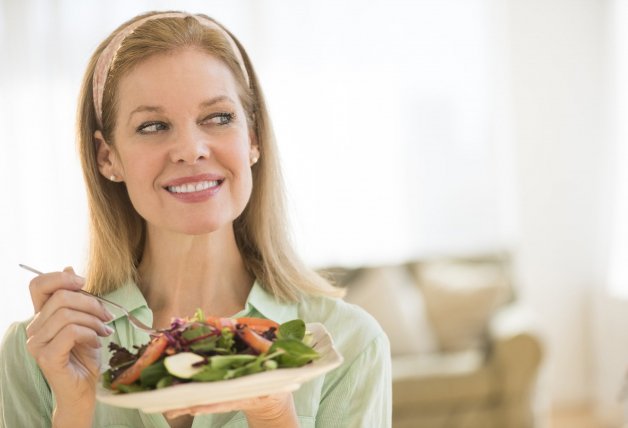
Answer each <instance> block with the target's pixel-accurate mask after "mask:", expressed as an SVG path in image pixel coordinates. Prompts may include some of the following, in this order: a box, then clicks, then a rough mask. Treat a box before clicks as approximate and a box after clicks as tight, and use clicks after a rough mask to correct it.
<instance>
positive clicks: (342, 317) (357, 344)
mask: <svg viewBox="0 0 628 428" xmlns="http://www.w3.org/2000/svg"><path fill="white" fill-rule="evenodd" d="M299 317H300V318H301V319H303V320H304V321H305V322H306V323H307V322H319V323H321V324H323V325H324V326H325V328H326V329H327V331H328V332H329V334H330V335H331V337H332V339H333V341H334V345H335V346H336V348H337V349H339V350H340V351H341V352H342V353H343V355H344V357H345V360H347V359H348V358H349V359H350V358H352V357H355V356H357V355H359V354H360V353H361V352H362V351H364V349H366V348H367V347H369V346H372V344H373V343H376V342H379V343H384V344H385V343H388V339H387V337H386V334H385V333H384V331H383V330H382V328H381V327H380V325H379V324H378V323H377V321H376V320H375V318H373V317H372V316H371V315H370V314H369V313H368V312H366V311H365V310H364V309H362V308H360V307H359V306H356V305H354V304H351V303H348V302H345V301H344V300H342V299H339V298H330V297H308V298H306V299H304V300H303V301H302V302H301V303H300V304H299ZM353 354H354V355H353Z"/></svg>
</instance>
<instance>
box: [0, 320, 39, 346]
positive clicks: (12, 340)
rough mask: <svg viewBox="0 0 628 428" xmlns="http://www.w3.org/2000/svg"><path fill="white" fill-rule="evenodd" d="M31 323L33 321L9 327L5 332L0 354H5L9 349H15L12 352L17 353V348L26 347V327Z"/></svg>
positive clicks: (20, 322) (18, 322) (13, 324)
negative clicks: (18, 346)
mask: <svg viewBox="0 0 628 428" xmlns="http://www.w3.org/2000/svg"><path fill="white" fill-rule="evenodd" d="M30 322H31V319H28V320H25V321H17V322H14V323H12V324H11V325H9V327H8V328H7V330H6V331H5V332H4V335H3V338H2V346H1V347H0V353H1V352H4V351H5V350H6V349H7V348H8V349H11V348H13V351H12V352H15V348H14V347H15V346H17V345H20V346H22V347H23V346H24V345H25V344H26V327H27V326H28V324H29V323H30Z"/></svg>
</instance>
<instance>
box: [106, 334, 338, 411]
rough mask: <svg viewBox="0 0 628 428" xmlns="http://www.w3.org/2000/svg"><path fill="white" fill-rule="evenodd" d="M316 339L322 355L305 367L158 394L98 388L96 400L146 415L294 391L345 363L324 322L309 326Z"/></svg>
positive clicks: (172, 388) (188, 385)
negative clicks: (140, 410)
mask: <svg viewBox="0 0 628 428" xmlns="http://www.w3.org/2000/svg"><path fill="white" fill-rule="evenodd" d="M307 330H308V331H310V332H312V335H313V338H314V346H313V348H314V349H315V350H316V351H317V352H318V353H319V355H320V356H321V357H320V358H319V359H317V360H314V361H313V362H311V363H310V364H307V365H305V366H303V367H298V368H290V369H277V370H273V371H269V372H262V373H256V374H253V375H248V376H243V377H239V378H236V379H230V380H221V381H217V382H191V383H184V384H179V385H175V386H170V387H167V388H163V389H156V390H154V391H146V392H133V393H129V394H117V393H114V392H112V391H110V390H108V389H105V388H104V387H102V385H100V384H99V385H98V388H97V390H96V399H98V400H99V401H101V402H103V403H106V404H110V405H112V406H118V407H128V408H133V409H142V410H143V411H144V412H146V413H158V412H165V411H167V410H174V409H183V408H187V407H192V406H199V405H203V404H212V403H219V402H223V401H232V400H239V399H243V398H250V397H258V396H262V395H268V394H276V393H279V392H291V391H295V390H297V389H299V387H300V386H301V384H303V383H304V382H307V381H308V380H311V379H314V378H315V377H318V376H320V375H322V374H324V373H327V372H328V371H330V370H333V369H335V368H336V367H338V366H339V365H340V364H341V363H342V356H341V355H340V354H339V353H338V351H337V350H336V348H334V343H333V341H332V339H331V336H330V335H329V332H328V331H327V330H326V329H325V327H324V326H323V325H322V324H320V323H310V324H307Z"/></svg>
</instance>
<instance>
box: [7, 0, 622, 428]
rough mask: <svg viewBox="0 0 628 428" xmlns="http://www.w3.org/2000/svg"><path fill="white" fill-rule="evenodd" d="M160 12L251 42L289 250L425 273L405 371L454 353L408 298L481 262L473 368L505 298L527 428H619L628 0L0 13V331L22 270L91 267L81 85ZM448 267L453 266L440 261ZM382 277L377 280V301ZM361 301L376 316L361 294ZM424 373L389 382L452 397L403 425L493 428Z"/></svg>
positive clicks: (377, 1) (106, 7)
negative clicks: (496, 282) (525, 341)
mask: <svg viewBox="0 0 628 428" xmlns="http://www.w3.org/2000/svg"><path fill="white" fill-rule="evenodd" d="M153 9H156V10H167V9H180V10H186V11H190V12H202V13H206V14H208V15H210V16H212V17H214V18H216V19H217V20H218V21H220V22H222V23H223V24H224V25H225V26H226V27H227V28H229V29H230V30H231V31H232V32H233V33H234V34H235V35H236V36H237V37H238V38H239V40H240V41H241V42H242V44H243V45H244V46H245V48H246V49H247V51H248V53H249V55H250V57H251V58H252V61H253V64H254V65H255V67H256V69H257V72H258V74H259V76H260V79H261V83H262V86H263V88H264V91H265V93H266V97H267V101H268V104H269V108H270V113H271V117H272V119H273V122H274V127H275V132H276V135H277V139H278V142H279V147H280V150H281V155H282V162H283V167H284V173H285V177H286V182H287V185H288V199H289V203H290V204H289V205H290V215H291V222H292V228H293V231H294V237H295V240H296V242H297V244H298V248H299V250H300V251H301V254H302V255H303V257H304V258H305V260H306V261H307V262H308V263H309V264H310V265H312V266H313V267H315V268H320V269H326V268H329V267H335V268H338V267H340V268H341V269H343V271H344V272H347V271H350V272H354V273H355V272H359V273H363V272H364V269H367V270H368V272H370V273H371V274H372V273H373V269H374V268H376V267H382V266H385V267H387V268H389V267H391V266H404V267H406V268H407V267H409V268H411V269H410V270H412V271H413V272H415V273H416V271H417V270H421V269H422V268H423V267H424V266H425V264H426V263H427V264H430V266H431V268H430V269H431V270H430V269H428V270H427V272H428V274H426V273H425V272H426V271H425V270H421V272H420V273H419V277H421V278H423V283H421V281H418V282H417V283H421V284H423V285H421V284H419V286H418V289H419V291H421V292H424V291H425V293H424V295H422V297H418V296H417V294H416V293H415V294H413V296H414V297H413V299H415V300H416V299H418V298H421V299H423V300H422V304H423V306H415V307H409V306H407V300H406V307H405V309H406V312H407V314H408V317H406V318H405V319H404V320H403V322H404V323H406V324H405V325H406V327H409V329H410V330H413V331H415V332H416V331H422V332H424V335H423V336H422V337H421V338H419V339H418V340H425V337H426V335H429V334H433V343H431V344H427V343H424V344H423V345H424V346H423V345H422V347H420V348H421V349H418V350H417V349H414V350H407V349H403V350H399V356H400V357H404V358H406V363H407V361H409V358H410V357H409V356H408V355H409V354H426V355H430V356H431V357H434V356H438V357H437V358H432V360H430V361H432V362H431V363H429V364H434V361H438V364H439V367H441V366H442V364H443V361H445V362H446V361H448V360H446V358H448V356H450V355H451V352H450V351H452V350H451V349H447V347H446V346H444V345H443V343H444V342H443V340H444V339H443V336H442V334H443V333H442V331H443V330H442V329H441V328H439V324H438V323H439V322H442V319H445V320H446V321H452V319H453V318H451V317H453V315H454V314H455V312H456V311H457V309H456V307H453V308H449V309H438V308H439V307H440V308H446V307H447V306H446V305H445V306H438V305H436V304H435V303H434V301H435V300H433V297H430V294H429V293H431V292H429V291H428V289H426V288H421V287H425V281H427V279H426V278H428V279H429V278H432V279H434V277H436V278H437V280H434V281H435V282H438V281H441V282H443V281H444V282H445V283H446V284H445V285H446V286H449V289H455V288H456V287H463V288H464V287H472V286H476V285H477V283H478V281H479V279H478V278H480V279H481V278H486V277H487V276H486V275H487V274H486V272H487V271H486V270H484V271H482V272H484V273H482V272H480V274H478V270H477V269H471V268H469V264H468V263H467V264H464V263H462V262H460V260H462V259H464V260H466V261H467V262H468V261H469V260H470V259H472V260H475V261H477V260H481V261H483V263H484V262H486V260H490V261H491V263H492V266H495V265H496V264H497V265H499V266H502V267H503V266H505V267H507V269H506V270H504V272H507V282H508V286H507V287H508V290H507V293H506V294H507V295H508V297H507V298H500V299H496V300H494V301H491V303H490V304H489V305H488V306H487V307H490V308H491V311H487V312H490V313H487V314H486V316H485V317H484V318H483V319H482V320H481V322H479V324H478V326H480V327H481V328H480V330H481V333H482V335H483V337H484V344H485V348H486V349H485V351H484V353H482V354H481V356H480V360H478V361H479V362H477V361H476V363H475V364H476V367H475V369H469V370H470V371H469V372H468V373H476V372H477V369H478V367H480V368H481V367H484V366H483V365H485V364H487V362H490V361H492V360H491V359H492V358H493V357H495V356H496V355H498V354H499V352H500V351H499V349H501V348H499V346H498V345H494V346H491V343H493V342H491V339H490V338H489V339H486V337H487V336H489V337H492V336H491V335H493V334H496V333H495V331H496V329H497V330H499V328H498V327H495V325H496V323H501V322H502V321H501V320H500V321H499V322H498V321H495V320H494V319H493V318H492V317H493V312H492V311H493V309H494V310H495V313H497V306H500V307H501V306H502V304H508V305H510V304H511V303H513V302H516V303H517V305H518V306H519V307H523V308H524V309H523V310H524V312H525V314H526V315H525V319H527V320H531V324H530V325H533V327H531V328H530V329H528V330H527V331H528V333H527V334H528V335H529V336H526V337H529V338H532V340H533V341H535V343H536V346H537V347H538V349H539V350H540V353H539V357H538V359H539V363H538V365H536V364H531V366H530V367H531V369H530V370H529V372H526V373H528V374H527V375H525V378H526V382H523V383H524V384H525V385H523V386H522V387H521V388H522V389H521V388H520V389H521V391H519V392H517V394H515V395H513V397H515V398H511V399H512V400H516V401H517V402H520V403H521V402H524V403H525V407H526V409H527V408H528V407H530V409H531V410H530V411H531V412H532V414H533V416H532V419H530V420H533V421H534V422H533V424H534V426H547V425H552V426H560V425H558V424H559V423H561V421H562V422H563V423H566V425H562V426H570V427H576V426H583V427H584V426H586V427H595V426H600V427H601V426H604V427H615V426H620V425H621V421H622V419H623V418H622V410H621V409H622V407H623V405H622V404H621V403H620V402H619V401H618V400H617V395H618V392H619V390H620V388H621V385H622V383H623V379H624V375H625V373H626V369H627V368H628V328H627V327H628V301H627V298H628V263H626V260H627V258H628V221H627V220H626V219H627V218H628V176H627V174H628V172H627V169H628V150H627V148H626V137H627V136H628V127H627V125H626V124H627V123H628V121H627V120H626V118H628V29H627V28H626V25H625V23H626V22H628V2H626V1H623V0H415V1H409V0H408V1H401V0H387V1H383V0H372V1H365V0H345V1H342V2H336V1H330V0H316V1H305V0H298V1H292V2H282V1H279V0H277V1H270V0H250V1H244V0H242V1H237V2H234V1H207V0H206V1H147V0H145V1H139V0H136V1H134V2H126V1H122V0H110V1H107V2H102V1H96V0H86V1H81V2H76V1H70V0H65V1H63V0H19V1H18V0H15V1H13V0H2V1H1V2H0V148H1V152H0V183H2V187H3V188H4V189H5V190H4V192H5V197H4V198H2V199H1V200H0V212H1V213H2V214H1V215H2V221H1V222H0V267H1V270H2V282H1V287H2V296H3V297H2V299H1V300H0V332H4V331H5V329H6V328H7V326H8V325H9V324H10V323H11V322H13V321H15V320H23V319H26V318H27V317H29V316H30V315H31V314H32V307H31V304H30V300H29V295H28V282H29V281H30V278H31V276H32V275H31V274H30V273H28V272H25V271H22V270H20V269H19V268H18V266H17V265H18V263H26V264H30V265H32V266H34V267H37V268H39V269H41V270H45V271H50V270H59V269H62V268H63V267H64V266H69V265H72V266H74V267H75V269H76V270H77V271H78V272H82V271H83V268H84V265H85V250H86V245H87V233H86V232H87V208H86V202H85V194H84V190H83V182H82V176H81V172H80V168H79V162H78V157H77V154H76V151H75V136H74V120H75V109H76V99H77V95H78V91H79V85H80V81H81V78H82V74H83V71H84V68H85V66H86V64H87V61H88V59H89V57H90V55H91V53H92V52H93V50H94V49H95V47H96V46H97V44H98V43H99V42H100V41H101V40H102V39H103V38H105V37H106V36H107V35H108V34H109V33H110V32H111V31H112V30H113V29H114V28H115V27H117V26H118V25H119V24H120V23H121V22H123V21H125V20H127V19H129V18H131V17H132V16H134V15H136V14H138V13H141V12H144V11H147V10H153ZM435 260H436V261H437V262H435ZM443 261H447V262H446V263H445V264H447V263H449V264H448V266H452V265H453V266H454V267H453V270H452V269H448V268H443V269H444V270H443V269H441V268H442V266H443V263H442V262H443ZM434 263H436V264H438V263H440V264H438V266H437V268H434V266H433V265H434ZM417 266H421V269H418V268H417V269H414V268H416V267H417ZM461 266H463V267H462V268H461ZM474 266H475V267H477V265H474ZM482 266H484V267H486V263H484V264H483V265H482ZM413 269H414V270H413ZM439 269H440V270H439ZM443 272H445V273H443ZM388 273H390V270H389V271H388ZM421 275H423V276H421ZM425 275H427V277H426V276H425ZM430 275H431V276H430ZM465 275H466V276H465ZM482 275H484V277H483V276H482ZM491 275H492V274H488V277H490V278H493V279H494V275H493V276H491ZM345 278H346V277H345ZM387 278H388V279H387V280H390V275H389V276H388V277H387ZM371 279H372V280H373V277H372V275H371ZM380 279H381V278H380ZM387 280H384V279H381V281H379V282H378V281H376V280H373V281H375V282H376V283H377V284H378V285H377V287H376V288H377V290H378V292H382V291H384V294H385V295H388V296H390V294H392V293H393V291H390V290H388V289H387V288H386V287H385V286H384V283H385V282H386V281H387ZM434 281H432V282H434ZM448 281H449V282H448ZM428 282H429V281H428ZM397 285H398V283H397ZM397 285H391V286H390V287H391V290H392V289H393V288H395V287H397ZM348 286H351V285H348ZM352 287H354V288H357V286H352ZM361 289H362V290H366V286H364V287H362V288H361ZM407 291H408V290H407V289H404V290H402V291H399V293H406V292H407ZM415 291H416V290H415ZM502 291H503V290H502ZM463 292H466V291H465V290H463ZM406 295H407V294H406ZM365 296H366V297H365ZM432 296H433V295H432ZM385 298H390V297H385ZM361 299H362V300H361ZM365 299H366V300H365ZM372 299H375V297H372ZM430 299H432V300H430ZM355 300H356V301H358V302H363V303H364V304H365V305H366V306H368V296H367V295H364V296H362V297H356V298H355ZM400 300H401V301H402V300H404V299H403V298H402V299H400ZM497 300H499V305H498V304H497V303H495V302H497ZM378 302H379V303H380V305H381V304H382V301H381V297H380V300H378ZM417 302H418V300H417ZM393 303H394V302H392V301H390V302H388V303H385V304H384V305H386V304H390V305H393ZM391 307H393V306H391ZM421 308H422V309H421ZM425 308H427V309H425ZM435 308H436V309H435ZM420 310H425V313H426V316H425V317H423V318H421V319H422V320H423V321H421V322H422V323H423V324H422V325H421V328H418V327H417V328H414V327H412V326H410V325H409V324H408V323H410V322H414V321H412V319H414V320H415V321H416V320H417V319H418V318H420V317H418V315H420V314H419V313H418V311H420ZM448 311H451V312H448ZM413 317H414V318H413ZM523 318H524V317H520V318H519V319H520V320H521V319H523ZM439 319H441V321H439ZM382 322H383V323H384V321H382ZM432 329H433V330H434V331H433V332H430V331H431V330H432ZM499 331H503V330H499ZM390 334H394V332H391V333H390ZM518 337H523V336H518ZM392 340H393V339H392V336H391V341H392ZM495 343H497V342H495ZM487 344H488V345H487ZM509 346H510V345H509ZM454 348H456V347H454ZM454 350H456V351H459V350H460V349H454ZM514 354H517V352H516V350H515V351H514ZM394 356H395V355H394ZM412 358H413V357H412ZM443 358H445V359H443ZM410 359H411V358H410ZM399 361H401V360H399ZM416 361H419V360H416ZM421 361H425V360H421ZM412 364H414V366H413V367H415V368H416V367H417V364H418V365H419V366H420V367H423V368H425V367H428V366H429V364H428V363H421V362H415V363H412ZM447 364H449V363H447ZM517 364H518V363H517ZM517 364H515V366H517ZM518 366H521V364H518ZM430 367H431V366H430ZM487 367H488V366H487ZM399 370H401V369H399ZM404 370H405V369H404ZM421 370H422V369H421ZM421 370H419V372H420V373H414V374H407V373H405V372H404V373H405V374H404V373H402V372H401V371H397V372H396V373H397V374H396V376H398V379H401V380H404V379H410V378H411V379H415V380H416V379H417V378H421V379H427V380H428V381H429V382H435V383H432V384H429V385H432V386H431V387H430V388H432V389H431V390H432V391H435V389H433V388H434V385H443V386H442V388H443V391H444V392H443V394H444V395H443V397H444V398H443V401H442V402H439V403H437V404H429V403H427V402H426V403H422V404H421V406H423V407H420V408H421V409H424V413H425V414H427V413H429V412H430V411H431V409H432V408H433V407H434V406H442V409H444V410H442V411H441V413H442V414H444V415H447V416H446V417H445V416H442V417H441V416H438V415H437V413H438V412H435V413H434V415H435V416H434V418H433V420H432V422H433V425H429V424H428V422H427V421H425V424H423V425H414V426H478V427H488V426H491V425H489V423H488V422H473V421H474V420H475V421H480V420H482V421H487V420H489V419H473V418H474V417H475V418H481V417H486V418H491V417H492V416H486V415H484V416H477V415H475V416H468V417H469V418H470V419H466V422H465V420H463V419H462V417H461V418H458V419H456V415H457V414H458V413H459V411H460V409H461V408H465V406H467V404H468V403H470V401H465V400H470V399H469V398H468V397H466V398H465V397H462V398H461V397H458V398H456V397H453V396H452V394H453V393H454V392H455V391H459V390H461V389H460V388H457V387H456V386H455V385H456V384H455V383H449V384H446V383H438V382H441V381H442V382H458V381H460V380H453V379H454V377H455V376H454V375H453V374H451V373H444V372H442V371H441V372H438V373H427V374H426V373H424V371H425V370H423V372H422V371H421ZM513 370H515V369H513ZM491 373H497V375H498V376H497V377H500V376H501V377H500V378H508V376H509V375H508V373H507V372H506V371H502V372H499V371H497V372H491ZM499 373H502V374H501V375H499ZM421 376H423V377H421ZM396 379H397V378H396ZM456 379H457V378H456ZM401 380H400V383H399V385H401ZM461 382H462V381H461ZM478 382H482V381H478ZM421 385H423V386H421ZM425 385H428V384H418V386H410V387H412V388H426V386H425ZM495 385H497V383H496V384H495ZM495 385H493V386H491V388H493V389H491V391H493V392H491V393H490V394H489V393H487V394H488V395H487V396H486V397H484V398H481V399H479V401H477V402H481V403H483V404H473V406H476V408H480V407H481V408H484V407H482V406H489V407H490V406H491V405H493V404H494V403H495V400H502V401H504V400H505V401H507V398H503V397H507V392H505V391H506V390H507V389H508V387H507V386H504V385H501V386H499V385H498V386H495ZM474 388H475V389H477V388H476V387H474ZM495 388H497V389H498V390H499V392H495V391H496V390H497V389H495ZM480 389H481V388H480ZM448 394H449V395H448ZM470 394H471V393H470ZM473 394H479V393H477V392H473V393H472V395H473ZM453 395H455V394H453ZM398 396H399V393H396V397H395V398H396V399H397V397H398ZM428 398H429V397H428ZM456 400H458V401H456ZM473 400H475V398H474V399H473ZM428 401H429V400H428ZM463 402H464V403H466V404H464V403H463ZM474 403H476V401H474ZM486 403H493V404H486ZM396 405H397V404H396ZM400 405H401V404H400ZM430 406H432V407H430ZM477 406H480V407H477ZM467 407H468V406H467ZM487 408H488V407H487ZM520 410H521V409H519V410H512V409H511V411H512V412H515V413H516V412H518V411H520ZM404 411H405V410H403V409H402V408H401V407H399V408H398V409H397V407H396V412H398V415H400V414H401V413H403V412H404ZM525 411H527V410H525ZM457 412H458V413H457ZM460 412H462V411H460ZM484 413H486V414H487V415H488V413H490V412H489V411H487V412H484ZM469 414H471V413H469ZM443 417H444V418H445V419H443ZM465 417H466V416H465ZM412 418H414V417H413V416H408V417H407V418H406V421H405V422H403V423H406V424H407V425H403V426H412V424H413V422H411V421H413V420H414V421H416V420H417V419H412ZM526 418H527V416H521V417H515V416H513V419H512V422H508V423H502V424H501V425H499V424H497V425H495V426H501V427H507V426H512V427H515V426H530V425H526V423H524V422H515V421H523V420H528V419H526ZM552 418H553V419H552ZM491 420H493V419H491ZM409 421H410V422H409ZM447 421H449V422H447ZM565 421H566V422H565ZM578 424H580V425H578ZM398 426H402V422H401V420H400V422H399V424H398Z"/></svg>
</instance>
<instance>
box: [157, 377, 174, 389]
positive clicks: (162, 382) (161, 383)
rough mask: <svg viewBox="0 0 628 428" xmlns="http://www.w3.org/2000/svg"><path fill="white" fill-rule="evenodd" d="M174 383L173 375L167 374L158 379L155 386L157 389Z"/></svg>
mask: <svg viewBox="0 0 628 428" xmlns="http://www.w3.org/2000/svg"><path fill="white" fill-rule="evenodd" d="M173 383H174V377H172V376H170V375H168V376H164V377H162V378H161V379H159V382H157V385H156V386H155V387H156V388H157V389H161V388H166V387H168V386H170V385H172V384H173Z"/></svg>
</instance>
